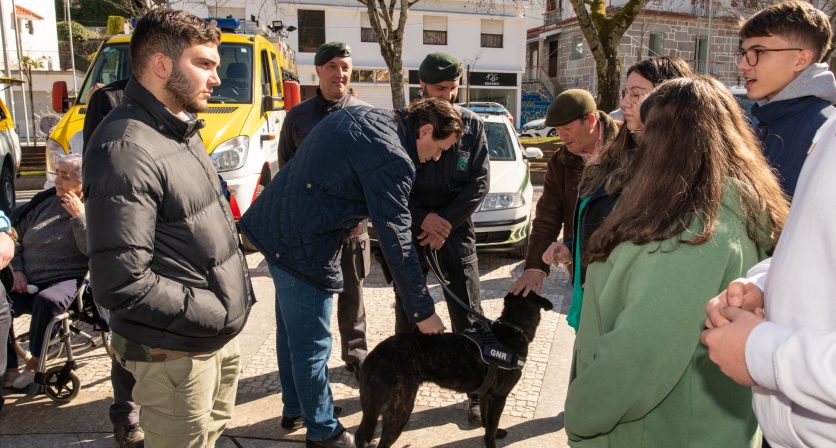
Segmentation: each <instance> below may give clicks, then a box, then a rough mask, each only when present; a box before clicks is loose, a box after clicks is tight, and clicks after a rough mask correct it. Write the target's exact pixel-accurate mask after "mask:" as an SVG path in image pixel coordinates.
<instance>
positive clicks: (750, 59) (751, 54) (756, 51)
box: [737, 48, 804, 67]
mask: <svg viewBox="0 0 836 448" xmlns="http://www.w3.org/2000/svg"><path fill="white" fill-rule="evenodd" d="M737 51H738V53H740V57H741V58H743V59H746V63H747V64H749V66H751V67H754V66H756V65H758V60H760V57H761V54H763V53H767V52H770V51H804V49H803V48H750V49H748V50H744V49H743V48H739V49H738V50H737Z"/></svg>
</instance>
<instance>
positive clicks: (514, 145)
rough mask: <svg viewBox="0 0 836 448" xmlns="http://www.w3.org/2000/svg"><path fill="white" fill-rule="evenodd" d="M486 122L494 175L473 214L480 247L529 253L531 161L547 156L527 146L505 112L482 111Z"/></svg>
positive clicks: (514, 253) (522, 255)
mask: <svg viewBox="0 0 836 448" xmlns="http://www.w3.org/2000/svg"><path fill="white" fill-rule="evenodd" d="M479 115H480V116H481V117H482V120H483V121H484V122H485V135H486V136H487V138H488V155H489V157H490V165H491V174H490V182H491V183H490V187H489V189H488V194H487V195H485V199H484V200H483V201H482V204H481V205H480V206H479V208H478V209H477V210H476V213H474V214H473V224H474V225H475V227H476V247H477V248H478V249H480V250H484V251H507V252H510V254H511V255H512V256H514V257H519V258H522V257H524V256H525V251H526V248H527V247H528V235H529V233H530V232H531V207H532V196H533V194H534V188H533V187H532V186H531V175H530V172H529V162H528V161H529V160H530V159H539V158H542V157H543V151H541V150H540V149H538V148H523V146H522V144H520V140H519V138H517V134H516V132H514V126H513V125H512V124H511V121H510V120H509V119H508V118H507V117H506V116H505V115H504V114H482V113H480V114H479Z"/></svg>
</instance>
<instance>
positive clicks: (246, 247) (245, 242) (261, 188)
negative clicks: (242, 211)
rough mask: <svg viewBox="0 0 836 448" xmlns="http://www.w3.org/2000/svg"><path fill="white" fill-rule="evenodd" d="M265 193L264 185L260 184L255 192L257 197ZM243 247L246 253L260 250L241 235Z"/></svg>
mask: <svg viewBox="0 0 836 448" xmlns="http://www.w3.org/2000/svg"><path fill="white" fill-rule="evenodd" d="M262 191H264V185H261V184H258V186H257V187H256V190H255V197H259V196H261V192H262ZM241 245H242V246H243V247H244V252H246V253H250V252H258V248H256V247H255V245H253V243H251V242H250V239H249V238H247V235H244V234H243V233H242V234H241Z"/></svg>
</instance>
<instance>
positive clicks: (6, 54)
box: [0, 0, 17, 123]
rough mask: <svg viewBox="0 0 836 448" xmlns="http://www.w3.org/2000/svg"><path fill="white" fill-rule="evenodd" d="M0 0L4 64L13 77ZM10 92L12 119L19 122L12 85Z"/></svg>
mask: <svg viewBox="0 0 836 448" xmlns="http://www.w3.org/2000/svg"><path fill="white" fill-rule="evenodd" d="M4 1H5V0H0V42H2V44H3V65H4V67H5V68H6V77H7V78H11V77H12V69H11V68H10V67H9V66H10V65H11V64H9V48H8V47H7V46H6V14H5V13H4V12H3V2H4ZM6 91H7V92H9V110H11V111H12V121H14V122H15V123H17V116H16V114H15V95H14V91H13V90H12V86H9V88H8V89H6Z"/></svg>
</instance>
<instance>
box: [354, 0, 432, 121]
mask: <svg viewBox="0 0 836 448" xmlns="http://www.w3.org/2000/svg"><path fill="white" fill-rule="evenodd" d="M357 1H358V2H360V4H362V5H363V6H365V7H366V11H368V13H369V24H370V25H371V27H372V30H373V31H374V34H375V37H377V43H378V44H379V45H380V54H381V56H383V60H384V61H385V62H386V67H388V68H389V87H390V88H391V89H392V106H393V107H394V108H395V109H400V108H402V107H404V106H405V105H406V100H405V99H404V95H403V34H404V30H405V28H406V18H407V15H408V14H409V8H410V7H412V5H414V4H415V3H418V0H388V3H387V0H357Z"/></svg>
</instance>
